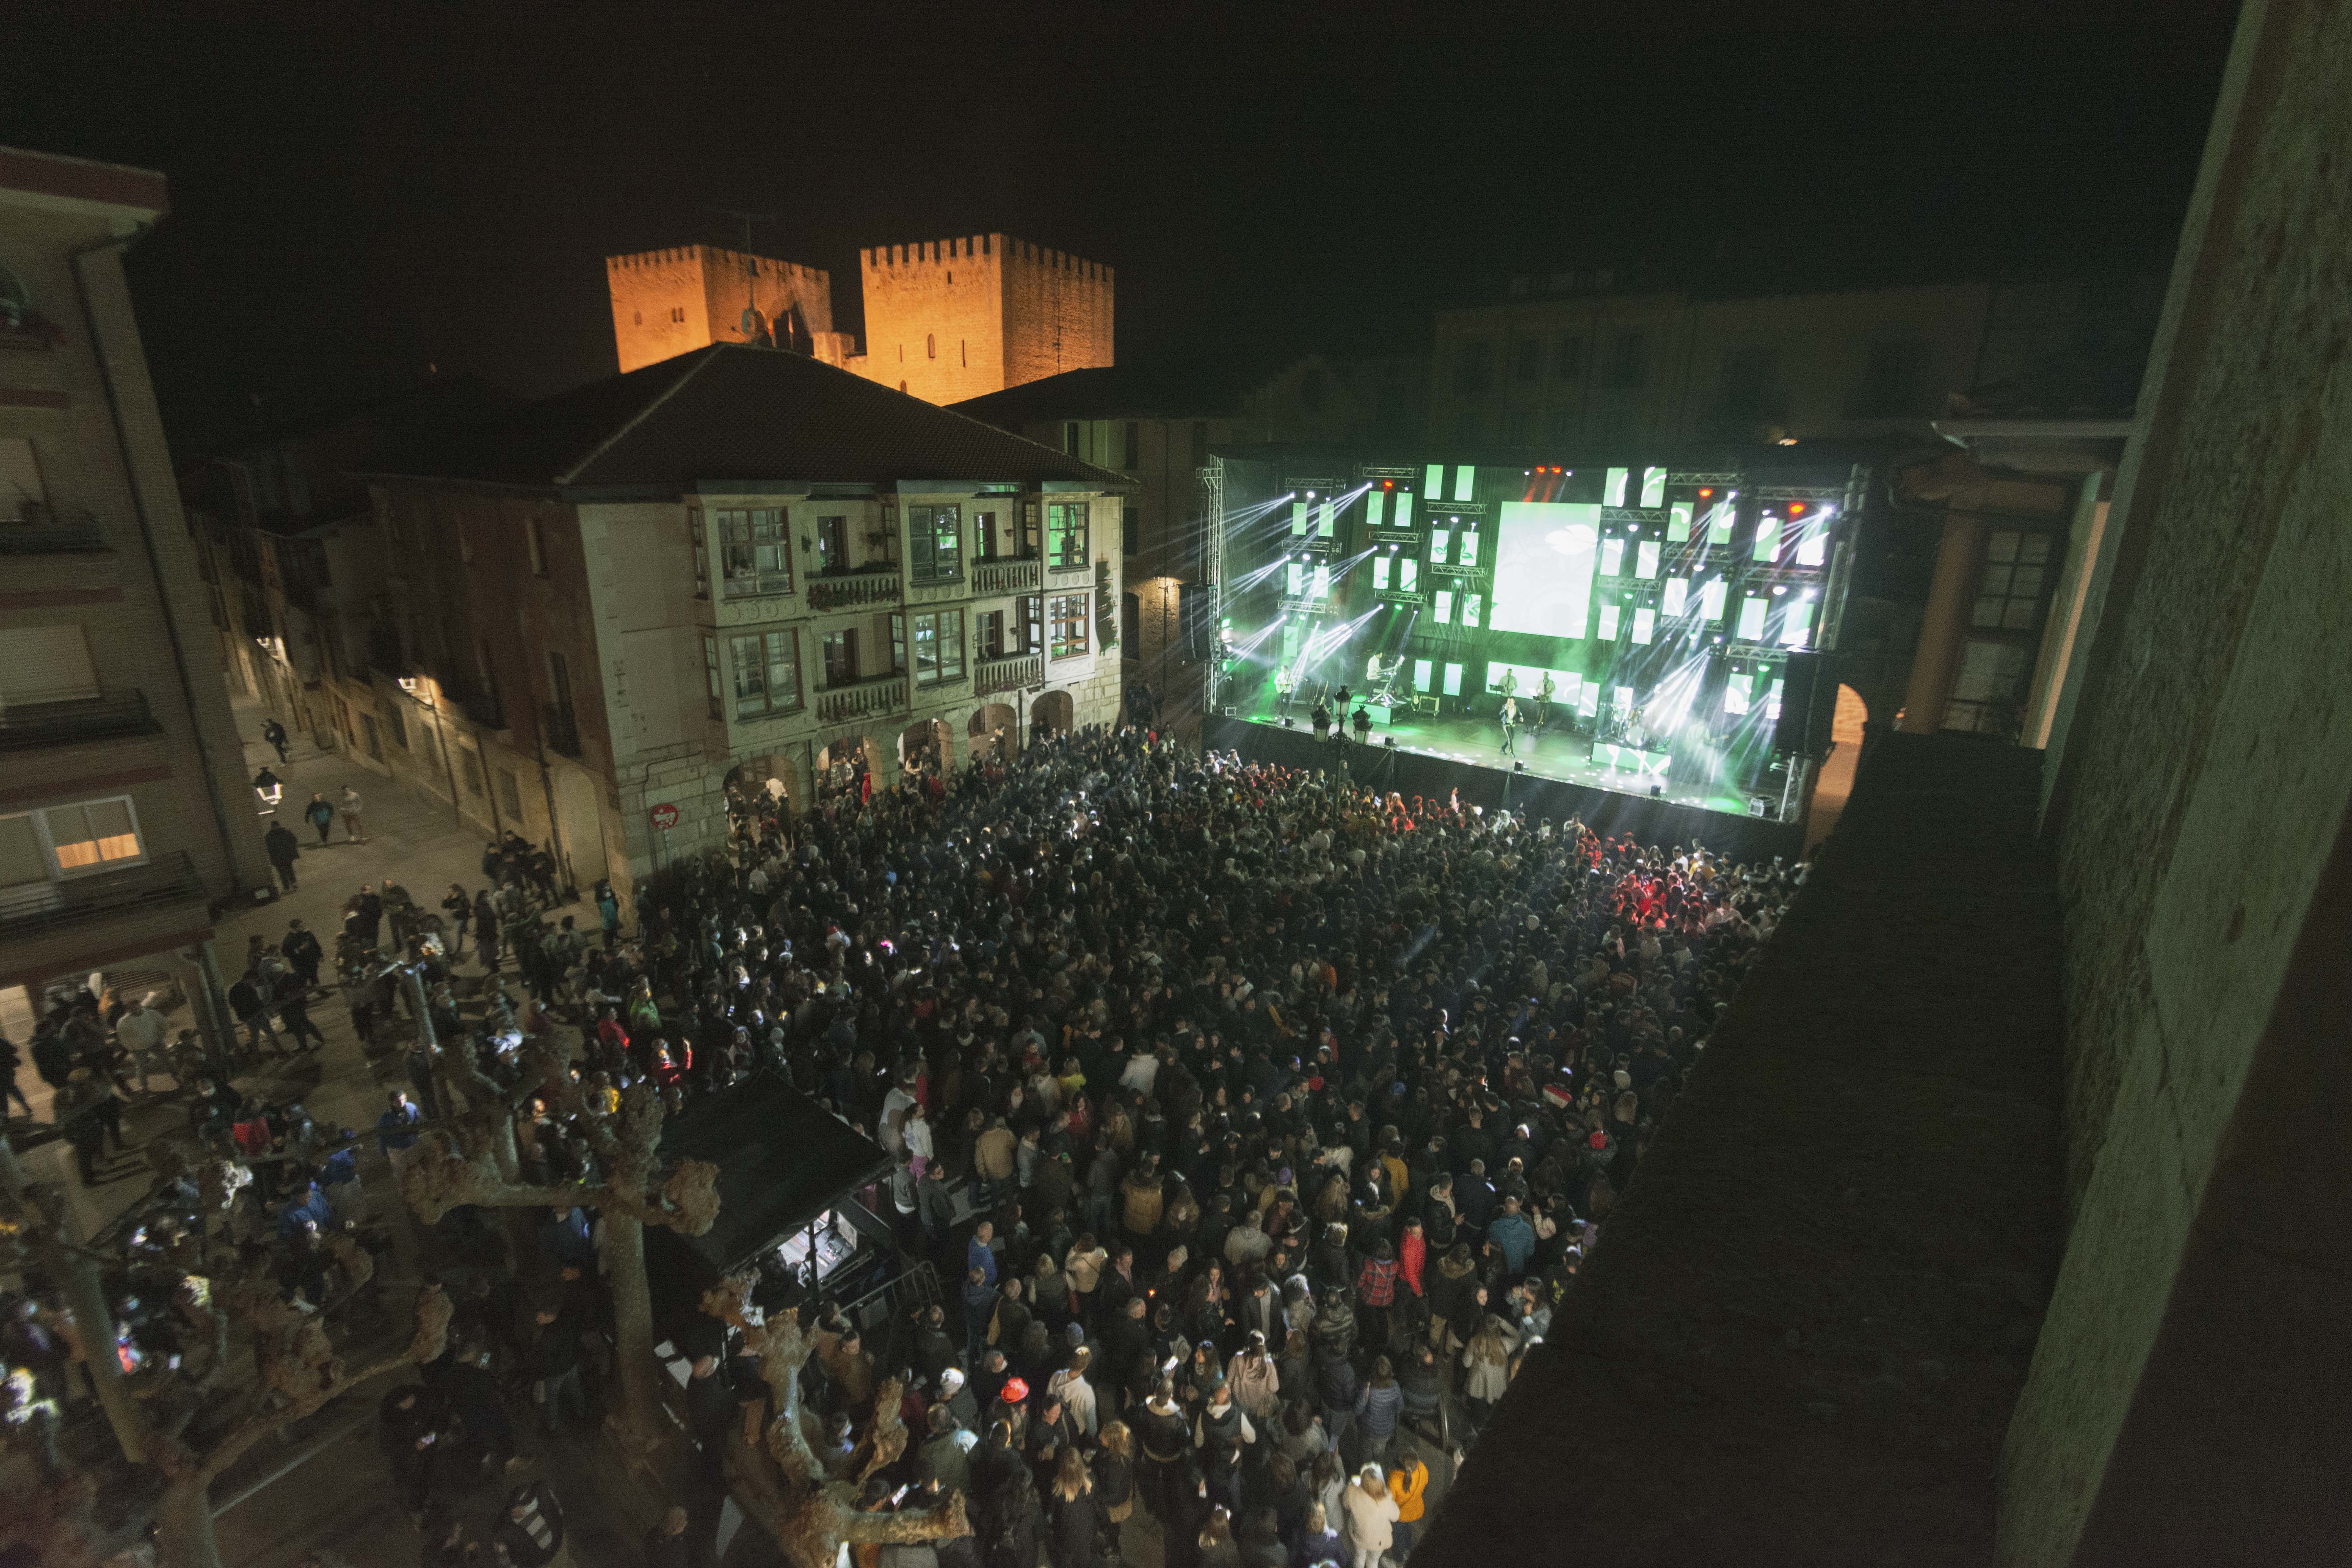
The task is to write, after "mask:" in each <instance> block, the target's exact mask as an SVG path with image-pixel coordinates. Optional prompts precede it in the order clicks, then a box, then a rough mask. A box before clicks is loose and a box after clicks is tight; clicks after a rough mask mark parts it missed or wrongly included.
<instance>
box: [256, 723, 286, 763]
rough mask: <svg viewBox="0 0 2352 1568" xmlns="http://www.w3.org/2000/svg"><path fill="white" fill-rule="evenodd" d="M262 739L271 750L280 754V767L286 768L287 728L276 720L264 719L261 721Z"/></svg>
mask: <svg viewBox="0 0 2352 1568" xmlns="http://www.w3.org/2000/svg"><path fill="white" fill-rule="evenodd" d="M261 738H262V739H263V740H265V741H267V742H269V745H270V748H271V749H272V750H273V751H275V752H277V753H278V766H279V767H281V768H282V767H284V766H285V765H286V726H285V725H283V724H280V723H279V722H278V721H277V720H275V719H264V720H263V721H261Z"/></svg>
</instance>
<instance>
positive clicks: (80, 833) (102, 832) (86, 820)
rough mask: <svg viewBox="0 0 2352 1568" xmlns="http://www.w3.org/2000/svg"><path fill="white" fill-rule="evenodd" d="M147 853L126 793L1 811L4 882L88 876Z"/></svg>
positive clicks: (22, 883) (1, 874)
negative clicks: (18, 811) (24, 810)
mask: <svg viewBox="0 0 2352 1568" xmlns="http://www.w3.org/2000/svg"><path fill="white" fill-rule="evenodd" d="M145 858H147V848H146V846H145V845H144V844H142V842H141V841H140V837H139V818H138V816H137V814H136V813H135V812H134V811H133V809H132V807H131V797H130V796H129V795H112V796H110V797H108V798H106V799H103V800H86V801H80V802H78V803H76V804H75V805H53V806H50V807H48V808H47V809H46V810H43V811H34V812H27V813H26V814H24V815H23V816H8V817H0V887H9V888H15V887H22V886H25V885H26V884H28V883H34V882H47V881H52V880H56V879H62V878H67V877H81V876H88V875H89V873H91V872H93V871H108V870H113V869H116V868H120V867H123V866H133V865H137V864H138V863H139V862H140V861H142V860H144V859H145Z"/></svg>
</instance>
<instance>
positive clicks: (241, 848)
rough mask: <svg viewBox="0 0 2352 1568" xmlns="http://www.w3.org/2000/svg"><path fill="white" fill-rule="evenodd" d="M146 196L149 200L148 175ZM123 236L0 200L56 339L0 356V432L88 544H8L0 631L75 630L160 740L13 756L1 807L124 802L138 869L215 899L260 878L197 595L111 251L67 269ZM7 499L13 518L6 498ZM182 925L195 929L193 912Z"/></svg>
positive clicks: (99, 210)
mask: <svg viewBox="0 0 2352 1568" xmlns="http://www.w3.org/2000/svg"><path fill="white" fill-rule="evenodd" d="M154 184H155V185H156V187H157V189H158V192H159V195H160V188H161V180H160V179H155V180H154ZM130 232H131V229H130V226H129V224H128V222H127V221H126V218H125V215H124V214H123V213H122V212H121V209H109V208H103V207H99V206H96V205H89V204H81V205H76V204H71V203H65V202H57V201H47V202H34V201H27V200H25V199H23V198H21V197H19V196H18V195H16V193H12V192H0V267H5V268H7V269H8V270H9V271H10V272H12V273H14V274H15V275H16V277H18V278H19V279H21V280H22V281H23V282H24V284H25V285H26V288H27V289H29V290H30V292H31V294H32V296H33V301H34V305H35V308H36V309H37V310H39V311H40V312H41V313H42V314H43V315H44V316H45V317H46V318H47V320H48V321H50V322H51V323H53V325H54V326H55V328H56V330H57V331H56V337H55V340H54V342H51V343H50V344H49V345H48V346H38V347H36V346H30V345H28V344H26V343H24V342H21V341H20V342H17V343H15V344H0V437H16V438H20V439H23V440H25V441H27V442H28V443H29V444H30V447H31V450H32V451H33V453H34V456H35V461H36V463H37V467H38V469H39V474H40V480H41V489H43V490H44V491H45V492H46V496H45V504H46V506H47V509H48V510H49V515H50V517H51V519H52V520H53V521H56V522H58V523H59V524H65V525H69V526H80V527H87V528H89V529H90V530H93V531H94V533H95V540H96V542H97V543H98V544H99V545H100V547H101V548H100V549H98V550H95V551H87V552H46V551H40V552H21V551H16V550H13V549H12V550H11V552H9V553H8V554H7V555H6V556H5V566H6V574H7V579H8V580H7V582H6V583H5V584H0V627H35V626H59V625H65V624H71V625H75V626H79V627H80V628H81V630H82V632H83V634H84V637H85V639H86V642H87V645H88V649H89V657H90V660H91V663H92V666H93V668H94V670H95V674H96V679H97V684H98V686H99V688H100V691H101V692H102V693H104V694H107V695H121V696H125V697H129V696H131V695H132V694H136V696H138V697H141V698H143V699H144V700H145V702H146V705H147V708H148V710H149V712H150V713H151V714H152V717H153V719H154V721H155V723H156V724H157V725H158V726H160V728H161V734H160V735H154V736H138V737H124V738H121V739H117V740H109V741H102V742H91V743H87V744H78V745H71V746H66V747H59V748H53V749H52V748H42V749H36V750H31V751H26V750H12V751H11V752H9V753H8V765H7V767H6V768H5V770H0V773H5V782H0V811H5V812H15V811H19V810H26V809H31V808H37V807H41V806H47V805H66V804H69V803H71V802H74V801H79V800H85V799H95V798H101V797H105V796H108V795H126V794H127V795H131V799H132V801H133V805H134V807H135V810H136V813H137V817H138V829H139V833H140V836H141V838H142V847H143V849H144V852H145V854H146V856H147V857H148V858H149V859H150V860H151V861H152V860H153V859H155V858H160V857H163V856H165V855H169V854H172V853H173V852H178V851H184V852H185V853H186V854H187V855H188V856H189V858H190V861H191V864H192V865H193V867H194V870H195V872H196V875H197V876H198V878H199V879H201V881H202V883H203V886H204V889H205V891H206V893H208V894H209V895H210V896H212V897H214V898H215V899H217V898H224V897H226V896H228V895H229V894H230V893H231V892H232V890H234V889H240V888H255V887H268V886H269V885H270V877H269V868H268V860H267V858H265V857H264V856H263V854H262V850H261V842H260V839H261V832H262V825H261V822H260V820H259V818H258V816H257V813H256V811H255V809H254V805H253V796H252V795H251V792H250V789H249V781H248V780H247V778H246V776H245V768H244V753H243V752H242V750H241V748H240V746H239V743H238V740H237V736H236V725H235V721H234V720H233V718H232V715H231V713H230V710H229V707H228V700H227V694H226V689H224V688H223V686H222V684H221V679H220V663H219V647H218V644H217V641H216V639H215V637H214V635H213V633H212V629H211V612H210V608H209V605H208V602H207V601H208V597H209V595H208V594H207V592H206V589H205V584H204V582H203V580H202V578H201V577H200V575H199V574H198V572H197V570H196V561H195V555H194V545H193V543H192V542H191V540H190V538H189V535H188V529H187V524H186V521H185V519H184V516H183V514H182V511H181V508H180V502H179V497H178V494H177V492H176V489H175V487H174V481H173V474H172V466H171V459H170V453H169V449H168V447H167V445H166V442H165V438H164V435H163V424H162V419H161V416H159V414H158V413H157V410H156V407H155V399H154V392H153V388H152V383H151V382H150V381H149V378H148V374H147V368H146V360H145V355H144V351H143V350H142V346H141V342H140V337H139V330H138V323H137V320H136V318H135V316H134V314H133V311H132V309H131V296H130V293H129V290H128V289H127V288H126V286H125V283H124V279H123V273H122V265H121V250H120V248H119V247H111V248H104V247H103V246H104V242H105V241H107V240H108V239H109V238H110V237H115V238H121V237H127V236H128V235H129V233H130ZM93 246H97V247H102V248H97V249H89V250H87V251H86V253H85V254H83V255H82V256H81V258H80V259H79V263H76V262H74V261H73V260H71V259H69V253H70V252H72V251H75V250H79V249H84V247H93ZM93 326H94V327H95V330H96V331H97V333H98V341H97V342H93V341H92V328H93ZM101 355H102V356H103V370H101ZM109 384H111V387H112V391H113V401H112V402H111V403H110V399H109V395H108V393H109ZM118 419H119V421H120V424H119V427H118ZM8 499H9V500H10V502H11V503H12V504H11V506H10V510H9V512H8V513H7V514H5V515H11V516H13V515H14V512H15V506H14V504H13V503H15V502H16V500H17V499H18V498H16V496H15V495H14V493H13V492H11V494H10V496H9V498H8ZM142 518H143V522H142ZM0 526H5V524H0ZM175 637H176V642H175ZM194 918H195V921H196V922H197V923H198V924H200V925H201V924H203V923H204V912H203V910H201V908H199V909H198V910H196V911H195V916H194Z"/></svg>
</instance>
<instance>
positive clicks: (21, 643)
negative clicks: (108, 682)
mask: <svg viewBox="0 0 2352 1568" xmlns="http://www.w3.org/2000/svg"><path fill="white" fill-rule="evenodd" d="M97 695H98V671H97V669H96V668H95V667H93V666H92V665H91V663H90V659H89V637H88V636H86V635H85V634H84V633H83V631H82V628H81V627H80V626H78V625H75V626H11V627H8V628H7V629H6V630H5V631H0V707H16V706H19V705H22V704H25V703H32V702H72V701H77V700H82V699H86V698H91V697H95V696H97Z"/></svg>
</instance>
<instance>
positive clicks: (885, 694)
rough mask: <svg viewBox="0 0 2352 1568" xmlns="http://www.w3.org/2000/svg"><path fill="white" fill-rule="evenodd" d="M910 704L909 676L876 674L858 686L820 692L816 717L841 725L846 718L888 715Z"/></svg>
mask: <svg viewBox="0 0 2352 1568" xmlns="http://www.w3.org/2000/svg"><path fill="white" fill-rule="evenodd" d="M906 702H907V678H906V677H905V676H903V675H874V676H868V677H866V679H864V680H861V681H859V682H858V683H857V684H856V685H855V686H836V687H835V688H833V689H831V690H828V691H821V692H819V693H818V694H817V700H816V716H817V719H818V721H820V722H823V723H826V724H838V723H840V722H842V721H844V720H846V719H864V718H866V717H868V716H869V715H871V714H875V713H887V712H889V711H890V710H892V709H894V708H903V707H904V706H906Z"/></svg>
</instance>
